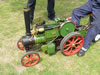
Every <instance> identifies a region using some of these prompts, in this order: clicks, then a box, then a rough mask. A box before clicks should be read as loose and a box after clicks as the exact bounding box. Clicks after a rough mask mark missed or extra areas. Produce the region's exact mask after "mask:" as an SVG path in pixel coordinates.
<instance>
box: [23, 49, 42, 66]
mask: <svg viewBox="0 0 100 75" xmlns="http://www.w3.org/2000/svg"><path fill="white" fill-rule="evenodd" d="M39 60H40V56H39V54H38V53H36V52H34V51H29V52H27V53H26V54H25V55H24V56H23V57H22V59H21V63H22V65H24V66H26V67H30V66H34V65H36V64H37V63H38V62H39Z"/></svg>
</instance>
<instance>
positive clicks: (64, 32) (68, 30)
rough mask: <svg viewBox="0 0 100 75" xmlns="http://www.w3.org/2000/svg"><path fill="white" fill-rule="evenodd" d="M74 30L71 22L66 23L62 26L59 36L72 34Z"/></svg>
mask: <svg viewBox="0 0 100 75" xmlns="http://www.w3.org/2000/svg"><path fill="white" fill-rule="evenodd" d="M74 30H75V26H74V24H73V23H71V22H67V23H65V24H64V25H62V27H61V28H60V34H61V36H63V37H64V36H66V35H67V34H69V33H71V32H74Z"/></svg>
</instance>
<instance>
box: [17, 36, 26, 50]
mask: <svg viewBox="0 0 100 75" xmlns="http://www.w3.org/2000/svg"><path fill="white" fill-rule="evenodd" d="M22 39H23V38H20V39H19V40H18V42H17V47H18V48H19V49H20V50H23V51H24V50H25V48H24V45H23V43H22Z"/></svg>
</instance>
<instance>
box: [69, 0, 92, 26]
mask: <svg viewBox="0 0 100 75" xmlns="http://www.w3.org/2000/svg"><path fill="white" fill-rule="evenodd" d="M91 8H92V7H91V2H90V0H89V1H88V2H87V3H85V4H84V5H82V6H81V7H79V8H76V9H75V10H74V11H73V13H72V20H71V21H72V22H74V21H75V22H76V23H77V24H76V25H80V19H81V18H82V17H84V16H87V15H88V14H89V13H90V12H92V9H91Z"/></svg>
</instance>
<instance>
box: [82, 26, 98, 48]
mask: <svg viewBox="0 0 100 75" xmlns="http://www.w3.org/2000/svg"><path fill="white" fill-rule="evenodd" d="M99 32H100V29H99V28H98V26H96V25H90V28H89V29H88V31H87V34H86V37H85V42H84V45H83V47H84V48H85V49H88V48H89V46H90V44H91V42H92V40H93V39H94V38H95V37H96V35H97V34H98V33H99Z"/></svg>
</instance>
